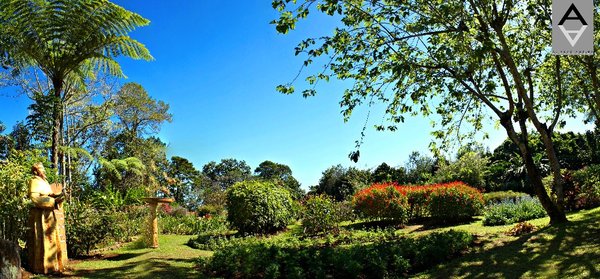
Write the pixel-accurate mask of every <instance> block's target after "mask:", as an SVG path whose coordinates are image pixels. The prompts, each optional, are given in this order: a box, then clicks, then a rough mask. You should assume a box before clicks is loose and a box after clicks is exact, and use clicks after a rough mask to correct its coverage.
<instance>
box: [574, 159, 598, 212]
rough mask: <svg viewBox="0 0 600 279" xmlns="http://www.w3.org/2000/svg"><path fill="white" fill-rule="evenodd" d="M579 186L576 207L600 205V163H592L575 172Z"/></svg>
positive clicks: (575, 179)
mask: <svg viewBox="0 0 600 279" xmlns="http://www.w3.org/2000/svg"><path fill="white" fill-rule="evenodd" d="M573 183H574V184H575V186H576V187H577V188H578V190H579V192H578V193H577V194H576V202H575V205H574V208H576V209H584V208H593V207H597V206H599V205H600V165H591V166H588V167H585V168H583V169H581V170H578V171H575V172H574V173H573Z"/></svg>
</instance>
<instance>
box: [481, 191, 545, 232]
mask: <svg viewBox="0 0 600 279" xmlns="http://www.w3.org/2000/svg"><path fill="white" fill-rule="evenodd" d="M544 216H546V211H545V210H544V208H543V207H542V205H541V204H540V202H539V200H538V199H537V198H532V197H525V198H519V199H517V200H516V201H513V200H510V199H509V200H505V201H503V202H502V203H499V204H494V205H490V206H488V207H487V208H486V209H485V212H484V215H483V225H485V226H495V225H506V224H512V223H516V222H521V221H526V220H531V219H535V218H541V217H544Z"/></svg>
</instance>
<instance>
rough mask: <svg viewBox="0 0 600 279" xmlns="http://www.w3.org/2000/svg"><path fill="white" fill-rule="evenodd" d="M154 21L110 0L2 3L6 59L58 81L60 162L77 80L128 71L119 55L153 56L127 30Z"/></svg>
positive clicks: (55, 106) (1, 42)
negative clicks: (66, 114) (68, 108)
mask: <svg viewBox="0 0 600 279" xmlns="http://www.w3.org/2000/svg"><path fill="white" fill-rule="evenodd" d="M148 23H149V21H148V20H147V19H145V18H143V17H142V16H140V15H138V14H135V13H133V12H130V11H127V10H125V9H123V8H122V7H120V6H118V5H115V4H113V3H111V2H109V1H107V0H90V1H74V0H69V1H64V0H6V1H2V2H1V3H0V24H1V26H0V27H1V28H0V29H1V30H2V31H0V61H2V62H3V65H10V66H11V67H12V68H13V69H15V70H17V71H18V70H23V69H27V68H29V67H32V66H33V67H36V68H38V69H39V70H41V71H42V72H43V73H44V74H45V75H46V76H47V78H48V79H49V80H50V81H51V83H52V90H51V92H50V94H51V96H52V97H51V104H52V147H51V159H52V164H53V166H54V167H57V166H58V164H59V146H60V142H61V137H62V135H63V120H64V111H63V104H64V102H65V101H66V100H68V99H69V98H70V90H68V87H69V86H71V85H82V84H84V81H85V79H86V78H88V77H91V76H93V72H94V71H104V72H107V73H110V74H112V75H116V76H123V73H122V71H121V68H120V67H119V64H118V63H117V61H116V60H114V58H115V57H117V56H128V57H131V58H134V59H146V60H150V59H152V56H151V55H150V53H149V52H148V50H147V49H146V47H145V46H144V45H142V44H141V43H139V42H138V41H136V40H133V39H132V38H130V37H129V36H127V34H128V33H129V32H131V31H133V30H134V29H135V28H137V27H140V26H145V25H148Z"/></svg>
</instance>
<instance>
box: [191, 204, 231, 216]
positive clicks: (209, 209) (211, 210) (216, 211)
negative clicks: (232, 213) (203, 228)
mask: <svg viewBox="0 0 600 279" xmlns="http://www.w3.org/2000/svg"><path fill="white" fill-rule="evenodd" d="M224 211H225V209H224V208H223V207H222V206H216V205H212V204H205V205H202V206H200V207H198V210H197V211H196V212H197V214H198V217H205V216H210V217H214V216H217V215H221V214H223V212H224Z"/></svg>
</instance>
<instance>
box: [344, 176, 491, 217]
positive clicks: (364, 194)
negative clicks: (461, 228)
mask: <svg viewBox="0 0 600 279" xmlns="http://www.w3.org/2000/svg"><path fill="white" fill-rule="evenodd" d="M353 204H354V206H355V208H356V210H358V211H359V212H361V213H362V214H363V215H364V216H365V217H368V218H375V219H392V220H397V221H399V222H401V223H405V222H406V221H407V220H409V219H416V218H421V217H432V218H434V219H437V220H438V221H444V222H448V221H460V220H464V219H468V218H471V217H472V216H474V215H476V214H478V213H479V212H480V211H481V209H482V208H483V205H484V202H483V195H482V194H481V193H480V192H479V191H478V190H477V189H475V188H473V187H470V186H468V185H466V184H464V183H462V182H451V183H443V184H432V185H423V186H402V185H398V184H396V183H378V184H373V185H371V187H368V188H365V189H363V190H361V191H359V192H358V193H356V195H354V199H353Z"/></svg>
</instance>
